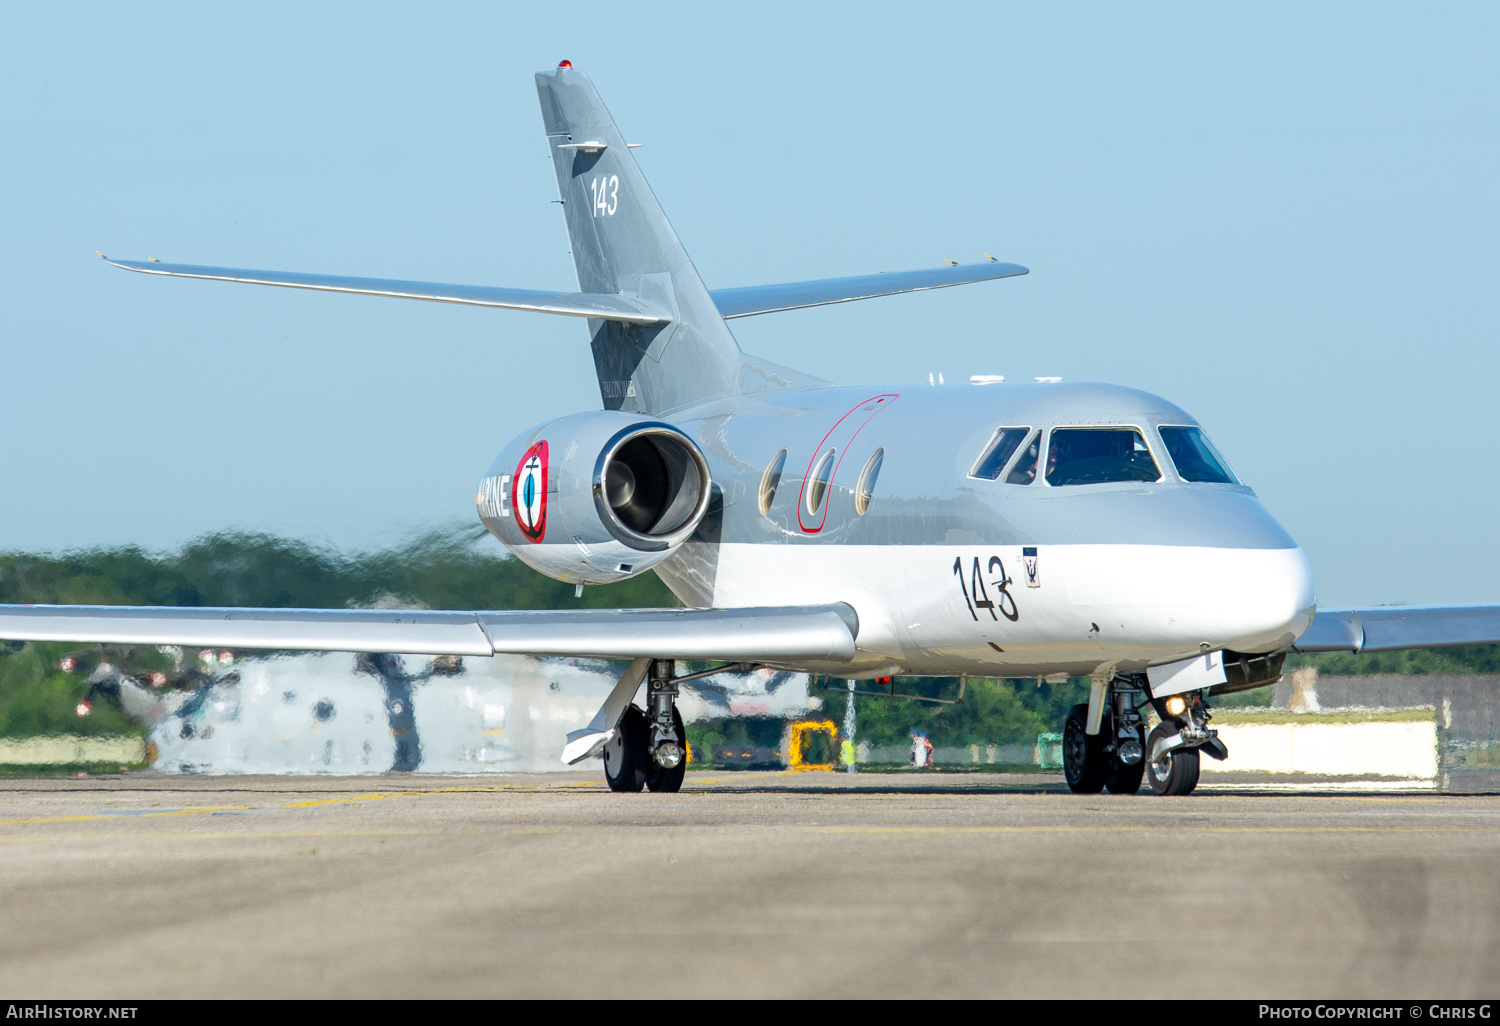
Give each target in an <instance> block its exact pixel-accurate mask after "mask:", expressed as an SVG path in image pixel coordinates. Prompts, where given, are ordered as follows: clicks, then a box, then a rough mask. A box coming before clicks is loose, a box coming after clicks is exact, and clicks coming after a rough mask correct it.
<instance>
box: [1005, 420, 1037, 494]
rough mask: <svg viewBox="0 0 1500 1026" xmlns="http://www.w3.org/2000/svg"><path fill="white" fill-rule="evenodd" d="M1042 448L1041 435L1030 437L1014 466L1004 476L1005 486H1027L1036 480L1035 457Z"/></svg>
mask: <svg viewBox="0 0 1500 1026" xmlns="http://www.w3.org/2000/svg"><path fill="white" fill-rule="evenodd" d="M1041 448H1042V433H1041V432H1040V431H1038V432H1037V433H1036V434H1034V435H1032V436H1031V442H1030V444H1028V445H1027V446H1026V448H1025V449H1024V450H1022V452H1021V455H1020V457H1019V458H1018V459H1017V460H1016V465H1015V466H1014V467H1011V468H1010V473H1009V474H1006V475H1005V483H1006V484H1018V485H1029V484H1031V482H1033V481H1035V480H1036V457H1037V453H1038V452H1039V451H1041Z"/></svg>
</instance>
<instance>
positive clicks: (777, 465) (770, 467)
mask: <svg viewBox="0 0 1500 1026" xmlns="http://www.w3.org/2000/svg"><path fill="white" fill-rule="evenodd" d="M785 469H786V450H785V449H782V450H781V451H780V452H778V453H777V454H776V455H775V456H773V457H771V462H770V463H768V464H766V472H765V473H764V474H762V475H761V476H760V512H761V515H763V516H764V515H766V514H768V513H770V512H771V503H772V502H774V501H775V499H776V488H777V486H778V485H780V484H781V472H782V471H783V470H785Z"/></svg>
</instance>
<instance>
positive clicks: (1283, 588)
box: [1224, 548, 1316, 652]
mask: <svg viewBox="0 0 1500 1026" xmlns="http://www.w3.org/2000/svg"><path fill="white" fill-rule="evenodd" d="M1253 562H1254V571H1253V573H1252V575H1250V576H1249V577H1248V578H1242V579H1241V580H1240V581H1238V582H1237V588H1238V589H1239V590H1241V592H1242V601H1240V602H1236V603H1234V605H1235V606H1237V607H1238V608H1237V610H1236V613H1237V616H1236V619H1238V620H1239V622H1238V623H1236V624H1234V625H1232V626H1231V625H1230V624H1225V625H1224V627H1225V628H1228V630H1227V631H1226V633H1227V634H1229V635H1232V637H1233V640H1231V641H1229V642H1228V644H1226V645H1225V647H1226V648H1229V649H1232V650H1234V651H1236V652H1273V651H1276V650H1278V649H1282V648H1286V647H1287V646H1288V645H1290V644H1291V643H1292V642H1293V641H1295V640H1296V639H1297V638H1298V637H1300V636H1301V634H1302V632H1303V631H1305V630H1307V627H1308V625H1309V624H1310V623H1312V617H1313V610H1314V607H1315V604H1316V603H1315V600H1314V594H1313V577H1312V568H1311V566H1309V565H1308V562H1307V556H1306V554H1305V553H1303V551H1302V550H1301V549H1300V548H1291V549H1264V550H1261V551H1260V552H1259V553H1258V554H1257V558H1255V559H1254V561H1253Z"/></svg>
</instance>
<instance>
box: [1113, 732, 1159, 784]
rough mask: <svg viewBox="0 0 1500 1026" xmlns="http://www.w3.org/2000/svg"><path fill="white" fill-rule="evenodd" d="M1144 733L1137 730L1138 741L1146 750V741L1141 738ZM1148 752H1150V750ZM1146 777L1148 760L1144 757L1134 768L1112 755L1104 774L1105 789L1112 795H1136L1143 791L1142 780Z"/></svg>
mask: <svg viewBox="0 0 1500 1026" xmlns="http://www.w3.org/2000/svg"><path fill="white" fill-rule="evenodd" d="M1143 733H1144V731H1143V730H1141V728H1140V727H1137V728H1136V729H1135V735H1136V740H1138V741H1140V742H1141V745H1142V747H1143V748H1144V747H1145V741H1144V740H1143V739H1142V738H1141V735H1142V734H1143ZM1146 750H1147V751H1149V750H1150V749H1146ZM1145 775H1146V760H1145V758H1144V757H1142V759H1141V761H1140V762H1138V763H1136V764H1135V765H1134V766H1129V765H1126V764H1125V763H1123V762H1121V761H1120V760H1119V759H1118V758H1117V757H1115V756H1113V755H1111V756H1110V757H1109V769H1108V770H1107V771H1106V772H1105V774H1104V789H1105V790H1106V791H1108V792H1109V793H1110V794H1135V793H1136V792H1137V791H1139V790H1140V789H1141V779H1142V778H1143V777H1144V776H1145Z"/></svg>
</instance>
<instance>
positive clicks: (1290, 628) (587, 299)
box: [0, 62, 1500, 794]
mask: <svg viewBox="0 0 1500 1026" xmlns="http://www.w3.org/2000/svg"><path fill="white" fill-rule="evenodd" d="M536 85H537V93H538V95H539V97H540V100H541V108H542V120H543V123H544V125H545V128H546V134H547V141H548V144H549V146H550V147H551V151H552V159H553V165H554V168H555V170H556V174H557V184H558V190H559V193H560V197H561V200H562V209H563V214H564V217H565V218H566V221H567V227H568V234H569V237H570V240H571V242H572V250H573V259H574V262H575V265H576V267H577V272H578V290H577V291H574V292H552V291H540V290H525V289H509V288H493V287H488V286H464V285H443V284H434V283H427V282H411V281H389V280H382V279H368V278H345V277H334V276H327V275H318V274H295V273H281V272H272V271H251V270H236V269H231V268H223V267H201V266H194V265H179V264H166V263H159V262H154V261H151V262H137V261H128V260H111V261H110V263H112V264H114V265H115V266H117V267H123V268H125V269H127V270H131V271H140V272H143V273H146V274H163V275H177V276H183V277H191V278H208V279H216V280H221V281H238V282H249V283H252V284H260V285H281V286H287V287H291V288H303V289H320V290H327V291H335V292H354V293H362V294H366V295H378V296H391V297H397V298H404V299H423V300H429V301H433V302H446V303H466V304H472V305H478V306H491V307H498V308H501V309H508V310H529V311H533V312H537V313H550V314H561V315H564V316H570V317H579V318H583V319H584V320H585V321H586V323H587V325H588V331H589V337H590V344H591V346H592V349H593V355H594V364H595V368H596V370H597V372H598V377H599V391H600V396H601V398H602V400H603V409H602V410H596V411H592V412H586V413H576V414H572V415H570V416H565V417H560V418H557V419H555V420H550V421H547V422H546V423H543V424H538V425H536V426H535V427H532V428H529V429H527V430H526V431H525V432H523V433H522V434H521V435H520V436H519V437H517V438H515V439H513V440H512V441H511V442H510V443H509V444H508V445H506V446H505V448H504V449H502V450H501V452H500V455H499V456H498V457H496V459H495V461H494V463H493V464H492V465H491V466H490V468H489V471H488V473H486V474H485V475H484V476H483V478H482V480H481V481H480V484H479V488H478V492H477V495H476V497H475V500H476V504H477V506H478V512H479V517H480V519H481V520H482V521H483V523H484V525H485V527H486V528H488V529H489V531H490V532H491V533H492V534H493V535H494V536H495V537H496V538H498V539H499V540H500V542H501V543H502V544H504V545H505V546H506V547H507V548H508V549H509V550H510V551H511V552H513V553H514V554H515V555H516V556H517V557H519V558H520V559H522V560H523V561H525V562H526V563H527V564H529V565H530V566H532V567H535V568H536V569H537V570H539V571H541V572H542V573H544V574H547V575H549V576H551V577H554V578H557V579H558V580H562V581H567V582H571V583H576V584H578V585H580V586H581V585H585V584H600V583H606V582H610V581H617V580H620V579H622V578H626V577H631V576H634V575H636V574H642V573H645V572H646V571H648V570H654V571H655V572H656V573H657V574H658V575H660V577H661V579H662V580H663V581H665V582H666V583H667V585H668V586H669V587H670V588H671V589H672V591H673V592H674V593H676V595H677V596H678V598H680V599H681V600H682V602H683V604H684V606H685V607H686V608H681V609H675V608H674V609H630V610H563V611H541V612H530V611H528V612H517V611H469V612H454V611H420V612H417V611H388V610H315V609H245V608H225V609H204V608H165V607H140V608H137V607H108V606H0V637H3V638H7V639H16V640H53V641H63V640H67V641H97V642H108V643H124V644H132V643H134V644H177V645H212V646H227V647H238V648H261V649H275V650H329V651H353V652H410V653H429V654H451V655H484V656H488V655H493V654H496V653H524V654H531V655H569V656H588V657H599V658H606V659H622V660H629V665H628V667H627V668H626V669H625V671H624V673H623V674H622V676H621V677H620V680H619V683H618V684H617V685H616V686H615V688H614V689H613V691H612V692H611V693H610V695H609V696H608V698H607V699H606V701H605V702H604V705H603V707H602V708H601V709H600V710H599V712H598V714H597V715H596V716H595V717H594V719H593V721H592V722H591V723H589V724H588V725H586V726H583V727H582V728H580V729H579V730H577V731H574V732H573V733H572V734H571V735H569V743H568V745H567V748H566V749H565V752H564V756H563V757H564V761H566V762H570V763H577V762H580V761H582V760H584V759H586V758H589V757H591V756H595V755H599V754H602V755H603V758H604V765H605V774H606V777H607V779H608V781H609V784H610V787H612V788H613V789H614V790H616V791H639V790H640V789H641V788H642V787H649V788H650V789H651V790H653V791H675V790H677V789H679V788H680V787H681V785H682V781H683V772H684V769H685V765H686V760H685V745H686V738H685V734H684V732H683V726H682V719H681V716H680V715H679V714H678V712H677V708H676V701H675V699H676V696H677V694H678V686H679V684H681V683H682V682H683V681H684V680H686V679H688V677H689V676H698V675H697V674H694V675H680V674H679V673H678V671H677V666H676V664H677V661H679V660H708V661H713V662H718V663H721V664H740V665H760V666H770V667H778V668H785V669H794V670H800V671H806V672H809V673H827V674H831V675H834V676H839V677H845V678H878V677H887V676H890V675H893V674H911V675H944V676H953V675H959V676H961V675H984V676H1006V677H1031V676H1052V675H1066V676H1087V677H1088V678H1089V679H1090V681H1091V685H1092V686H1091V689H1090V693H1089V701H1088V704H1087V705H1080V706H1078V707H1077V708H1075V709H1074V710H1073V711H1072V713H1071V714H1070V715H1069V716H1068V719H1067V722H1066V724H1065V729H1064V742H1063V749H1064V764H1065V765H1064V768H1065V773H1066V777H1067V780H1068V784H1069V785H1070V786H1071V787H1072V788H1073V790H1075V791H1082V792H1095V791H1099V790H1101V789H1104V788H1107V789H1109V790H1110V791H1113V792H1126V793H1129V792H1134V791H1137V790H1138V789H1139V788H1140V785H1141V781H1142V778H1143V776H1144V777H1145V779H1146V780H1148V781H1149V782H1150V784H1151V787H1152V788H1153V789H1154V790H1155V791H1157V792H1158V793H1162V794H1186V793H1188V792H1189V791H1191V790H1192V789H1193V787H1194V785H1195V784H1196V783H1197V780H1198V760H1199V755H1200V753H1206V754H1208V755H1209V756H1211V757H1217V758H1223V757H1224V755H1225V754H1226V752H1225V748H1224V745H1223V743H1222V742H1221V741H1220V740H1219V739H1218V738H1217V737H1216V735H1215V732H1214V730H1213V729H1212V728H1210V727H1209V726H1208V722H1209V707H1210V699H1211V698H1212V696H1214V695H1218V694H1224V693H1227V692H1232V691H1236V690H1240V689H1243V688H1250V687H1257V686H1260V685H1263V684H1265V683H1267V682H1270V681H1273V680H1276V679H1277V678H1278V677H1279V676H1280V674H1281V668H1282V664H1283V662H1284V660H1285V659H1286V656H1287V653H1289V652H1293V651H1303V652H1308V651H1353V652H1359V651H1365V652H1370V651H1379V650H1385V649H1394V648H1419V647H1428V646H1438V645H1457V644H1474V643H1480V642H1495V641H1500V607H1426V608H1412V607H1400V608H1382V609H1372V610H1366V609H1361V610H1358V611H1355V610H1341V611H1328V610H1316V609H1315V602H1314V596H1313V582H1312V577H1311V574H1310V572H1309V569H1308V563H1307V559H1306V558H1305V557H1304V555H1303V553H1302V551H1301V549H1299V548H1298V547H1297V544H1296V542H1294V541H1293V540H1292V538H1291V537H1290V536H1289V535H1288V534H1287V532H1286V531H1285V530H1284V529H1283V528H1282V526H1281V525H1280V524H1279V523H1277V522H1276V520H1275V518H1274V517H1272V516H1271V514H1270V513H1269V512H1267V511H1266V509H1265V507H1263V506H1262V505H1261V503H1260V501H1259V500H1258V499H1257V498H1256V496H1255V493H1254V492H1253V491H1251V490H1250V489H1249V488H1248V487H1246V486H1245V485H1243V484H1242V483H1241V482H1240V481H1239V479H1238V478H1236V477H1235V475H1234V473H1233V471H1231V470H1230V469H1229V466H1228V464H1227V463H1226V462H1225V461H1224V459H1223V458H1222V457H1221V456H1220V455H1219V453H1218V452H1217V451H1216V450H1215V449H1214V447H1213V444H1212V443H1211V442H1210V441H1209V439H1208V437H1207V436H1206V435H1205V434H1204V432H1203V430H1202V428H1201V427H1200V426H1199V424H1198V422H1197V421H1196V420H1194V419H1193V417H1192V416H1190V415H1189V414H1188V413H1187V412H1185V411H1184V410H1182V409H1179V408H1178V407H1177V406H1174V405H1173V404H1172V403H1169V402H1167V401H1165V400H1163V399H1160V398H1158V397H1156V396H1154V395H1149V394H1147V393H1145V392H1140V391H1137V390H1135V389H1131V388H1124V387H1120V386H1116V385H1107V384H1071V383H1062V382H1050V381H1041V382H1035V383H1030V384H1016V383H1003V384H1002V383H993V384H987V385H983V386H981V387H965V388H941V389H940V388H917V389H912V388H909V387H906V386H899V385H898V386H891V387H888V388H875V387H865V386H860V387H844V386H837V385H832V384H829V383H828V382H826V381H821V380H819V379H817V378H814V377H812V376H810V375H807V374H804V373H802V372H799V371H795V370H791V369H789V368H786V367H782V366H778V365H777V364H774V363H771V362H769V361H767V360H762V359H758V358H756V357H753V356H750V355H748V354H746V353H743V352H741V351H740V348H739V346H738V345H737V344H736V342H735V339H734V336H733V335H732V334H731V333H730V330H729V326H728V324H727V321H729V320H731V319H733V318H736V317H749V316H752V315H756V314H765V313H773V312H776V311H783V310H793V309H797V308H800V307H808V306H818V305H821V304H827V303H840V302H847V301H851V300H856V299H866V298H870V297H873V296H884V295H891V294H895V293H900V292H913V291H918V290H923V289H933V288H942V287H945V286H950V285H960V284H966V283H972V282H979V281H987V280H989V279H992V278H1004V277H1009V276H1013V275H1020V274H1025V273H1026V268H1024V267H1020V266H1017V265H1015V264H1007V263H1000V262H997V261H991V262H990V263H986V264H979V265H972V266H950V267H943V268H935V269H928V270H920V271H912V272H905V273H896V274H879V275H869V276H866V277H855V278H838V279H830V280H824V281H808V282H795V283H791V284H783V285H766V286H755V287H749V288H731V289H719V290H710V289H709V288H707V287H706V286H705V285H704V283H703V282H702V281H701V280H700V278H699V277H698V272H697V271H696V270H695V269H694V267H693V264H692V262H691V261H690V260H689V259H688V256H687V254H686V252H685V251H684V250H683V248H682V246H681V244H680V243H679V242H678V240H677V236H676V235H675V233H674V232H673V230H672V228H671V226H670V225H669V224H668V223H667V219H666V217H665V215H664V214H663V213H662V210H661V208H660V207H659V206H658V205H657V202H656V199H655V197H654V196H653V195H652V193H651V190H650V188H649V187H648V186H647V184H646V182H645V179H644V178H643V177H642V175H641V172H640V170H639V168H638V167H637V166H636V162H635V159H634V156H633V155H632V154H631V152H630V148H629V146H628V145H627V143H626V142H625V140H624V138H623V137H622V136H621V135H620V132H619V130H618V129H617V128H616V127H615V123H614V121H613V119H612V118H611V117H610V115H609V112H608V111H607V110H606V109H605V107H604V104H603V103H602V102H601V101H600V99H599V96H598V94H597V93H596V92H595V90H594V87H593V84H592V83H591V82H590V81H589V79H588V78H587V77H586V76H584V75H583V74H582V73H581V72H579V71H576V70H574V69H573V68H572V66H571V65H570V64H569V63H568V62H564V63H563V64H562V65H560V66H559V67H558V68H557V69H556V70H554V71H550V72H543V73H540V74H538V75H537V76H536ZM789 598H790V599H792V600H793V604H788V601H787V600H788V599H789ZM706 672H713V671H706ZM643 683H644V684H645V690H646V696H645V701H644V708H642V707H641V706H639V705H636V704H635V703H634V699H635V696H636V694H637V693H638V692H639V691H640V689H641V686H642V684H643ZM1148 705H1149V706H1151V707H1152V708H1154V710H1155V711H1156V713H1157V715H1158V716H1159V717H1160V724H1159V725H1158V726H1156V727H1155V728H1154V729H1153V730H1152V731H1151V733H1150V735H1149V736H1147V734H1146V732H1145V719H1144V717H1143V715H1142V713H1143V710H1145V709H1146V707H1147V706H1148Z"/></svg>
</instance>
